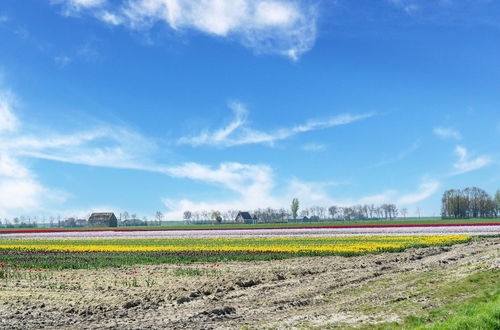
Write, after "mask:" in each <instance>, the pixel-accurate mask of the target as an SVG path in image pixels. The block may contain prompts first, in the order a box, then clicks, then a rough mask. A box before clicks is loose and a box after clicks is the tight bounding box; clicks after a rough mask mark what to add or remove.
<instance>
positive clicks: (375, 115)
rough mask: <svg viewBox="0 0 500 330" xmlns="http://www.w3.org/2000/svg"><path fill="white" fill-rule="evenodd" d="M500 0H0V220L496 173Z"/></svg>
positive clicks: (279, 201) (430, 202)
mask: <svg viewBox="0 0 500 330" xmlns="http://www.w3.org/2000/svg"><path fill="white" fill-rule="evenodd" d="M499 17H500V1H494V0H490V1H486V0H484V1H473V0H470V1H468V0H464V1H453V0H448V1H445V0H441V1H439V0H436V1H421V0H407V1H405V0H376V1H347V0H337V1H326V0H323V1H322V0H317V1H313V0H303V1H302V0H297V1H278V0H254V1H250V0H237V1H236V0H232V1H229V0H228V1H224V0H218V1H217V0H204V1H202V0H199V1H194V0H193V1H177V0H127V1H120V0H115V1H112V0H46V1H44V0H25V1H22V2H21V1H18V0H2V2H1V3H0V217H12V216H19V215H40V216H49V215H63V216H65V215H84V214H87V213H88V212H91V211H93V210H112V211H115V212H116V213H119V212H122V211H124V210H127V211H129V212H131V213H137V214H139V215H147V216H150V215H153V214H154V213H155V212H156V211H157V210H160V211H162V212H164V213H165V214H166V215H167V218H168V219H178V218H180V216H181V214H182V212H183V211H184V210H192V211H196V210H203V209H206V210H225V209H244V210H246V209H254V208H258V207H267V206H270V207H276V208H277V207H286V208H288V207H289V205H290V202H291V199H292V198H293V197H297V198H299V200H300V202H301V207H303V208H304V207H309V206H315V205H320V206H326V207H328V206H330V205H341V206H347V205H352V204H358V203H375V204H378V203H387V202H393V203H396V204H398V206H399V207H400V208H403V207H405V208H407V209H408V211H409V212H408V213H409V214H410V215H412V214H416V210H417V208H419V209H420V210H421V213H422V214H425V215H438V214H439V209H440V198H441V194H442V192H443V191H444V190H446V189H449V188H463V187H466V186H472V185H475V186H479V187H481V188H483V189H485V190H487V191H488V192H490V193H494V192H495V191H496V189H497V188H499V187H500V171H499V169H500V166H499V165H500V143H499V142H500V97H499V95H500V56H499V54H500V42H499V41H500V21H499V19H498V18H499Z"/></svg>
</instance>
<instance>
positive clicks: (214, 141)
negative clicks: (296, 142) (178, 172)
mask: <svg viewBox="0 0 500 330" xmlns="http://www.w3.org/2000/svg"><path fill="white" fill-rule="evenodd" d="M230 107H231V109H232V110H233V111H234V113H235V118H234V119H233V121H232V122H231V123H229V124H228V125H227V126H225V127H223V128H220V129H217V130H215V131H212V132H211V131H208V130H205V131H203V132H201V133H200V134H198V135H195V136H188V137H182V138H180V139H179V140H178V141H177V142H178V143H179V144H189V145H191V146H193V147H196V146H200V145H209V146H219V147H234V146H239V145H245V144H269V145H273V144H274V143H275V142H276V141H280V140H284V139H287V138H290V137H292V136H294V135H297V134H300V133H306V132H309V131H315V130H321V129H327V128H331V127H335V126H341V125H347V124H350V123H352V122H355V121H358V120H362V119H366V118H369V117H372V116H373V114H361V115H351V114H342V115H337V116H334V117H331V118H327V119H323V120H309V121H306V122H305V123H304V124H300V125H296V126H292V127H288V128H281V129H277V130H275V131H273V132H269V133H267V132H262V131H258V130H255V129H251V128H248V127H247V125H246V124H247V117H248V112H247V110H246V109H245V107H244V106H243V104H241V103H232V104H231V105H230Z"/></svg>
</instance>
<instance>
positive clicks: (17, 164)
mask: <svg viewBox="0 0 500 330" xmlns="http://www.w3.org/2000/svg"><path fill="white" fill-rule="evenodd" d="M12 100H13V96H12V94H10V93H5V92H4V93H0V139H1V140H2V143H1V144H0V217H5V216H9V215H11V214H12V213H13V212H20V211H26V210H29V211H32V210H33V209H39V208H41V206H42V204H43V202H44V201H48V200H51V199H54V198H55V199H59V200H62V199H64V198H65V196H64V194H58V193H56V192H55V191H54V190H50V189H48V188H46V187H44V186H43V185H42V184H41V183H40V182H38V180H37V178H36V176H35V175H34V173H32V171H31V170H30V169H29V168H28V167H27V166H26V165H25V164H24V163H23V162H21V161H20V160H19V159H18V158H17V157H15V156H14V155H12V154H11V153H10V152H9V151H8V150H5V149H3V146H4V143H5V142H7V140H8V136H9V135H10V134H12V133H14V132H16V130H17V129H18V128H19V125H20V124H19V120H18V119H17V117H16V116H15V115H14V113H13V111H12V106H13V101H12Z"/></svg>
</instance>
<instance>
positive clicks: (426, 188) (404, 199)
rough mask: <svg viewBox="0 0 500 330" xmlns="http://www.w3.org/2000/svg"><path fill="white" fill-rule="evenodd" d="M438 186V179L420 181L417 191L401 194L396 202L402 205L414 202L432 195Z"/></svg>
mask: <svg viewBox="0 0 500 330" xmlns="http://www.w3.org/2000/svg"><path fill="white" fill-rule="evenodd" d="M440 186H441V185H440V183H439V182H438V181H427V182H424V183H421V184H420V185H419V187H418V191H417V192H415V193H410V194H406V195H403V196H401V197H400V198H399V199H398V201H397V202H396V203H397V205H402V206H406V205H413V204H416V203H418V202H421V201H423V200H425V199H427V198H429V197H431V196H432V195H434V194H435V193H436V191H437V190H438V189H439V187H440Z"/></svg>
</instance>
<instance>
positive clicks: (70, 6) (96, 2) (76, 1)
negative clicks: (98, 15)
mask: <svg viewBox="0 0 500 330" xmlns="http://www.w3.org/2000/svg"><path fill="white" fill-rule="evenodd" d="M51 3H53V4H63V5H64V7H65V14H67V15H69V14H72V13H76V12H78V11H80V10H83V9H92V8H98V7H100V6H103V5H104V4H105V3H106V0H51Z"/></svg>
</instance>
